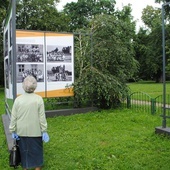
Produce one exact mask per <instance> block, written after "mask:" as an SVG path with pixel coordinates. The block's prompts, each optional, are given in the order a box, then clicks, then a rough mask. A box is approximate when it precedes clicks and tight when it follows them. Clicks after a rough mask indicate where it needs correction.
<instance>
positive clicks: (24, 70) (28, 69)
mask: <svg viewBox="0 0 170 170" xmlns="http://www.w3.org/2000/svg"><path fill="white" fill-rule="evenodd" d="M28 75H32V76H34V77H35V79H36V80H37V82H44V65H43V64H17V83H22V82H23V81H24V79H25V78H26V77H27V76H28Z"/></svg>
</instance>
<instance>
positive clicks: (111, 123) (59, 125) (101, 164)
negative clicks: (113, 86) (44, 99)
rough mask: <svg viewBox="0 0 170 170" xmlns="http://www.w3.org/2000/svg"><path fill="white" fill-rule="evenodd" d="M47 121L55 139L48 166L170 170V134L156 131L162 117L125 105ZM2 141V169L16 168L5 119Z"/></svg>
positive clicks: (54, 169)
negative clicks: (10, 159) (10, 160)
mask: <svg viewBox="0 0 170 170" xmlns="http://www.w3.org/2000/svg"><path fill="white" fill-rule="evenodd" d="M1 93H2V91H0V95H1V96H3V94H1ZM0 106H2V105H0ZM3 113H4V109H2V107H0V114H3ZM47 121H48V133H49V135H50V142H49V143H44V168H43V169H44V170H168V169H170V163H169V155H170V145H169V143H170V138H169V137H164V136H161V135H157V134H155V127H157V126H160V125H161V121H162V119H161V117H159V116H156V115H151V114H147V113H144V112H136V111H132V110H130V109H126V108H124V109H121V108H120V109H115V110H102V111H100V112H90V113H87V114H77V115H71V116H59V117H55V118H47ZM0 139H1V140H0V148H1V152H0V169H2V170H10V169H12V168H10V167H9V166H8V155H9V154H8V151H7V144H6V139H5V135H4V130H3V125H2V123H1V124H0ZM18 169H19V170H21V167H19V168H18Z"/></svg>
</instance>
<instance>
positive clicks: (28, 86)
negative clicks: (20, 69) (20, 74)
mask: <svg viewBox="0 0 170 170" xmlns="http://www.w3.org/2000/svg"><path fill="white" fill-rule="evenodd" d="M22 87H23V89H24V90H25V92H27V93H33V92H34V90H35V89H36V87H37V80H36V79H35V78H34V77H33V76H27V77H26V78H25V79H24V82H23V83H22Z"/></svg>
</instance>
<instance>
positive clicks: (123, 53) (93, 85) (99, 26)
mask: <svg viewBox="0 0 170 170" xmlns="http://www.w3.org/2000/svg"><path fill="white" fill-rule="evenodd" d="M130 12H131V10H130V7H125V8H124V9H123V10H122V11H119V12H117V13H116V14H115V15H106V14H105V15H98V16H95V19H93V20H92V21H91V22H90V25H91V28H89V32H90V30H91V31H92V33H93V34H92V35H93V37H92V38H93V41H92V42H93V48H92V49H91V48H90V47H89V46H90V41H88V42H89V43H85V42H87V41H86V40H85V39H87V37H84V39H83V37H82V36H79V41H77V42H78V44H77V45H78V47H79V48H78V49H79V50H77V51H76V61H77V60H78V61H79V62H78V64H79V68H81V69H80V70H81V71H80V72H79V74H78V77H77V79H76V82H75V85H74V90H75V94H76V98H77V101H79V102H80V101H82V100H83V99H84V98H85V97H86V98H88V99H89V100H90V99H92V98H93V99H94V104H96V105H97V106H98V107H101V108H110V107H115V106H118V105H119V104H120V103H121V99H122V98H123V96H126V95H127V93H128V88H127V86H126V82H127V81H128V80H129V79H130V78H132V77H133V75H134V73H135V72H136V71H137V66H138V62H137V61H136V60H135V59H134V56H135V51H134V46H133V37H134V36H135V23H134V22H132V20H131V18H132V16H131V15H130ZM118 13H119V15H118ZM83 40H84V42H83ZM91 50H92V51H91ZM91 52H92V54H93V55H92V61H90V60H91V57H90V55H91ZM84 54H86V55H84ZM84 56H86V57H84ZM75 64H77V63H75Z"/></svg>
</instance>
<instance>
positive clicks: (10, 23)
mask: <svg viewBox="0 0 170 170" xmlns="http://www.w3.org/2000/svg"><path fill="white" fill-rule="evenodd" d="M9 28H10V31H9V33H10V35H9V37H10V38H9V40H10V47H11V46H12V19H10V22H9Z"/></svg>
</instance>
